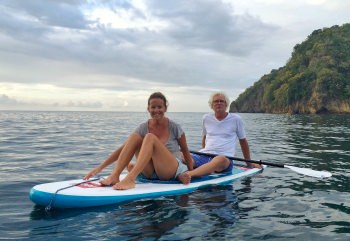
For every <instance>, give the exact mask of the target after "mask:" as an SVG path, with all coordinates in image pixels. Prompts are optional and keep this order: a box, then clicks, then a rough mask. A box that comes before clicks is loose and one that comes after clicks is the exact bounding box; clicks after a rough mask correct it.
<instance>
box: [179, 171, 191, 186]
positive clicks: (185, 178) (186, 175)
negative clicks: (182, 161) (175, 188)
mask: <svg viewBox="0 0 350 241" xmlns="http://www.w3.org/2000/svg"><path fill="white" fill-rule="evenodd" d="M177 179H179V181H180V182H181V183H182V184H185V185H187V184H189V183H190V182H191V176H190V174H189V173H188V172H183V173H181V174H180V175H178V176H177Z"/></svg>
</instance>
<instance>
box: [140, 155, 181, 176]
mask: <svg viewBox="0 0 350 241" xmlns="http://www.w3.org/2000/svg"><path fill="white" fill-rule="evenodd" d="M176 160H177V162H178V163H179V166H178V167H177V170H176V173H175V176H174V178H173V179H176V178H177V177H178V176H179V175H180V174H181V173H184V172H186V171H188V168H187V165H185V164H184V163H183V162H182V159H181V157H176ZM140 175H141V177H142V178H146V179H151V180H159V177H158V175H157V173H155V172H154V173H153V174H152V176H151V177H148V178H147V177H146V176H144V175H143V174H142V173H141V174H140Z"/></svg>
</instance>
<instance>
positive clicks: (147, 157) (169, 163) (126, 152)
mask: <svg viewBox="0 0 350 241" xmlns="http://www.w3.org/2000/svg"><path fill="white" fill-rule="evenodd" d="M147 109H148V112H149V113H150V116H151V119H149V120H148V121H146V122H144V123H142V124H141V125H139V127H138V128H137V129H136V130H135V132H134V133H132V134H131V135H130V136H129V138H128V139H127V141H126V142H125V143H124V144H123V145H122V146H120V147H119V148H118V149H117V150H115V151H114V152H113V153H112V155H111V156H110V157H109V158H107V159H106V160H105V161H104V162H103V163H101V164H100V165H99V166H98V167H96V168H94V169H93V170H91V171H90V172H89V173H88V174H87V175H86V176H85V177H84V179H85V180H86V179H89V178H90V177H91V176H94V175H96V174H97V173H99V172H101V171H102V170H103V169H104V168H105V167H106V166H108V165H110V164H111V163H113V162H114V161H116V165H115V168H114V170H113V171H112V173H111V175H109V176H108V177H107V178H106V179H105V180H101V181H100V182H101V184H102V185H113V188H114V189H117V190H126V189H131V188H134V187H135V182H136V178H137V176H138V175H139V174H140V173H142V174H143V175H144V176H145V177H146V178H150V179H156V178H157V179H160V180H170V179H173V178H176V179H178V180H179V181H180V182H182V183H183V184H188V183H189V182H190V180H191V178H190V176H189V175H187V173H186V174H185V172H186V171H187V170H191V169H192V166H193V163H192V162H193V160H192V157H191V155H190V152H189V150H188V147H187V143H186V136H185V133H184V132H183V130H182V128H181V126H180V125H179V124H177V123H175V122H174V121H172V120H170V119H168V118H167V117H165V112H166V111H167V100H166V98H165V96H164V95H163V94H162V93H160V92H155V93H153V94H152V95H151V96H150V97H149V99H148V108H147ZM179 147H180V148H179ZM181 152H182V153H183V155H184V158H185V162H186V165H187V166H186V165H185V164H183V163H182V159H181ZM134 154H135V155H136V164H135V165H134V166H133V167H132V168H130V169H131V170H130V172H129V173H128V175H127V176H126V177H125V178H124V179H123V180H121V181H120V180H119V176H120V174H121V173H122V171H123V170H124V168H125V167H126V166H127V165H128V164H129V162H130V161H131V159H132V157H133V155H134Z"/></svg>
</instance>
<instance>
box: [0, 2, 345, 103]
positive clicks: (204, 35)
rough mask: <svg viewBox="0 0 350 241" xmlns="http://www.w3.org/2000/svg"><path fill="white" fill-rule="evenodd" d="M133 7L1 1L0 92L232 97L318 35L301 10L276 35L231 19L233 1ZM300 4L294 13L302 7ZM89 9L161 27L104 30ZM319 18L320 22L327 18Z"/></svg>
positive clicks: (245, 19) (254, 17) (256, 23)
mask: <svg viewBox="0 0 350 241" xmlns="http://www.w3.org/2000/svg"><path fill="white" fill-rule="evenodd" d="M142 3H143V4H144V5H145V9H140V8H138V6H137V5H133V2H132V1H112V0H111V1H80V0H65V1H55V0H45V1H43V0H31V1H21V0H4V1H2V4H1V6H0V66H1V68H0V83H24V84H30V83H37V84H42V83H44V84H51V85H54V86H59V87H66V88H73V89H78V90H80V89H105V90H115V91H125V90H131V91H137V90H140V89H141V90H144V89H148V88H149V89H154V88H176V87H185V89H186V90H187V91H189V92H185V91H184V93H183V94H192V92H195V91H200V92H202V93H204V94H207V93H208V92H209V91H210V90H212V89H217V88H219V89H225V90H227V91H230V92H235V95H236V96H238V94H239V93H240V92H242V91H243V90H244V89H245V88H247V87H249V86H250V85H252V84H253V82H254V81H256V80H258V79H259V78H260V77H261V76H262V75H263V74H266V73H269V72H270V71H271V69H275V68H279V67H281V66H282V65H284V64H285V63H286V61H287V60H288V58H289V57H290V54H291V52H292V50H293V46H294V45H295V44H297V43H300V42H301V41H303V40H304V39H305V38H306V37H307V35H308V34H310V33H311V32H312V31H313V30H315V29H317V28H320V27H319V26H318V25H317V26H316V25H313V22H312V21H309V19H310V18H312V16H311V14H310V13H311V12H310V11H308V12H307V13H304V12H302V11H300V15H302V16H307V18H306V19H307V21H306V23H307V24H300V23H302V21H305V18H304V19H302V20H300V19H301V18H299V16H297V15H296V14H295V13H294V12H293V16H294V17H295V19H296V20H295V21H294V22H292V23H291V24H289V25H288V26H287V27H283V25H282V24H280V22H279V21H278V20H276V21H271V20H270V21H266V16H265V18H264V17H262V15H260V14H259V13H254V12H249V11H242V9H241V11H237V9H236V8H237V7H235V6H237V4H238V3H237V4H236V2H235V1H232V4H227V3H224V2H223V1H220V0H201V1H200V3H199V2H198V1H194V0H193V1H191V0H176V1H171V0H164V1H163V0H162V1H152V0H148V1H143V2H142ZM254 3H256V2H254ZM257 3H258V4H260V5H259V7H261V6H262V5H264V4H265V3H264V2H261V1H259V2H257ZM337 3H338V4H339V3H340V2H337ZM249 4H250V3H248V5H249ZM252 4H253V3H252ZM299 4H300V3H298V4H296V6H298V7H299V8H298V9H304V8H306V7H305V6H304V5H302V6H301V7H300V5H299ZM96 7H105V8H108V9H109V10H112V11H114V12H119V11H120V10H123V11H126V12H127V13H128V16H130V18H131V19H132V20H133V21H135V22H136V21H141V20H145V21H146V20H150V19H151V20H155V21H158V22H160V23H162V24H163V25H162V26H163V27H162V28H159V29H154V28H150V27H148V26H145V27H142V28H113V27H112V26H110V25H108V24H105V23H103V22H102V20H101V19H91V18H89V17H88V15H87V14H86V13H87V12H89V11H90V10H91V9H94V8H96ZM265 7H266V6H265ZM278 7H279V4H278V3H273V4H272V5H271V7H270V6H269V8H268V11H269V14H268V16H270V15H272V14H273V11H276V12H278V13H279V11H281V13H279V14H278V15H279V16H282V15H283V11H287V9H288V8H287V7H286V6H284V5H283V8H278ZM295 9H296V8H295ZM307 9H309V8H307ZM319 9H320V8H317V10H319ZM323 11H324V12H322V14H323V16H334V15H332V14H329V13H332V11H330V10H327V11H328V12H327V11H326V9H324V10H323ZM317 12H318V11H314V12H313V13H312V14H316V13H317ZM338 12H339V11H338ZM344 12H345V11H344ZM327 13H328V15H327ZM346 13H347V12H346ZM315 16H316V17H317V21H314V22H317V23H318V22H319V21H318V19H319V18H318V15H315ZM337 16H339V18H340V16H345V15H344V14H343V13H339V14H338V15H337ZM333 18H335V17H332V18H331V17H329V19H328V18H322V21H323V22H322V25H321V27H325V23H326V22H327V21H329V22H330V23H333V22H336V23H337V24H339V21H341V19H344V17H342V18H340V19H339V20H338V19H336V20H333ZM289 19H290V18H289ZM320 21H321V20H320ZM309 24H310V25H309ZM289 28H291V29H289ZM291 30H292V31H291ZM300 30H302V31H300ZM202 88H204V89H205V91H203V89H202ZM178 89H179V88H178ZM0 94H6V93H0ZM7 96H9V95H7ZM2 100H5V98H4V97H3V98H2ZM86 103H87V102H86ZM96 107H98V105H96Z"/></svg>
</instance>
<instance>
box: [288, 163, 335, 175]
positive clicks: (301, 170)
mask: <svg viewBox="0 0 350 241" xmlns="http://www.w3.org/2000/svg"><path fill="white" fill-rule="evenodd" d="M284 167H285V168H289V169H291V170H293V171H295V172H297V173H300V174H303V175H306V176H310V177H318V178H327V177H331V176H332V173H330V172H326V171H315V170H312V169H309V168H301V167H293V166H287V165H284Z"/></svg>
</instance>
